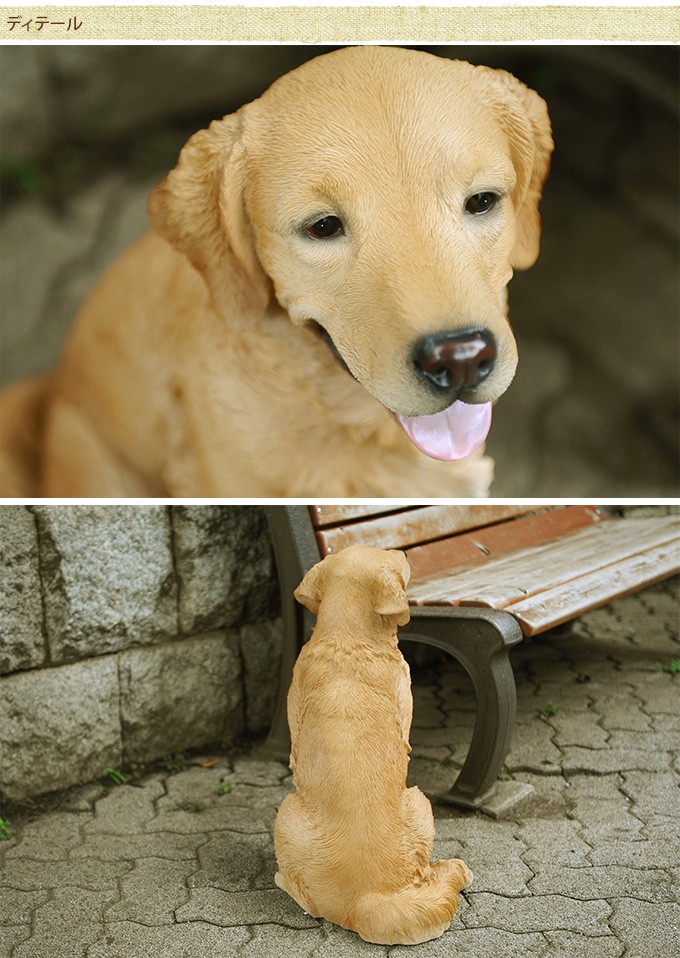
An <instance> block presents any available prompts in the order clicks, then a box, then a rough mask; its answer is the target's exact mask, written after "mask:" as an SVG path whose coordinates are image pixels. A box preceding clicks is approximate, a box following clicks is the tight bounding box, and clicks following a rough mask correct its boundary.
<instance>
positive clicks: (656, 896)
mask: <svg viewBox="0 0 680 958" xmlns="http://www.w3.org/2000/svg"><path fill="white" fill-rule="evenodd" d="M671 886H672V878H671V876H670V875H669V874H668V873H667V872H665V871H663V870H661V869H660V868H644V867H638V868H628V867H625V866H622V865H612V864H611V862H608V863H607V864H606V865H601V866H597V865H581V866H578V867H572V868H565V867H564V866H563V865H554V864H552V863H549V862H544V863H543V864H542V866H541V870H540V873H539V874H538V875H536V876H535V877H534V878H532V879H531V880H530V882H529V888H530V890H531V891H532V892H533V894H534V895H549V894H555V895H568V896H570V897H572V898H577V899H580V900H582V901H590V900H592V899H598V898H607V899H611V898H625V897H627V896H629V895H630V894H632V893H633V892H634V893H635V896H636V897H637V898H639V899H641V900H642V901H652V902H654V901H656V902H667V901H670V900H671V896H672V887H671Z"/></svg>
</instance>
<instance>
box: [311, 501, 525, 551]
mask: <svg viewBox="0 0 680 958" xmlns="http://www.w3.org/2000/svg"><path fill="white" fill-rule="evenodd" d="M532 508H533V509H535V506H534V507H532V506H456V507H451V506H422V507H420V508H415V509H409V510H408V511H400V512H398V513H390V514H387V515H382V516H377V517H375V518H367V519H365V520H364V521H359V522H353V523H350V524H348V525H341V526H337V527H335V528H330V529H323V530H317V533H316V538H317V542H318V544H319V549H320V551H321V555H322V556H325V555H328V553H329V552H338V551H339V550H340V549H344V548H346V547H347V546H350V545H355V544H356V543H361V544H362V545H366V546H380V547H381V548H383V549H404V548H406V547H408V546H410V545H415V544H416V543H418V544H420V543H422V542H426V541H428V540H432V539H440V538H443V537H444V536H450V535H455V534H456V533H459V532H465V531H466V530H468V529H474V528H475V527H478V526H485V525H488V524H489V523H492V522H500V521H501V520H503V519H509V518H511V517H513V516H518V515H523V514H525V513H527V512H531V511H532Z"/></svg>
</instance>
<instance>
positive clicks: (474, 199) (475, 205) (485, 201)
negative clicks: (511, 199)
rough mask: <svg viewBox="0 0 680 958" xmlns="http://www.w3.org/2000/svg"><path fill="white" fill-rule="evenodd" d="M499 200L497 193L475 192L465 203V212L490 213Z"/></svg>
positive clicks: (474, 214) (474, 213) (476, 214)
mask: <svg viewBox="0 0 680 958" xmlns="http://www.w3.org/2000/svg"><path fill="white" fill-rule="evenodd" d="M498 200H499V196H498V194H497V193H475V194H474V196H471V197H470V198H469V199H468V201H467V203H466V204H465V212H466V213H472V215H473V216H479V215H480V213H488V211H489V210H490V209H493V207H494V206H495V205H496V203H497V202H498Z"/></svg>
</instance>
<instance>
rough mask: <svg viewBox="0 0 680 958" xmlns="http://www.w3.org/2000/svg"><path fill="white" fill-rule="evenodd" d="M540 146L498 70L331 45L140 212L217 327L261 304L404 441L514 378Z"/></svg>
mask: <svg viewBox="0 0 680 958" xmlns="http://www.w3.org/2000/svg"><path fill="white" fill-rule="evenodd" d="M551 150H552V139H551V133H550V123H549V120H548V114H547V109H546V106H545V103H544V102H543V101H542V100H541V99H540V97H539V96H538V95H537V94H535V93H533V92H532V91H531V90H529V89H528V88H527V87H526V86H524V85H523V84H522V83H520V82H519V81H518V80H516V79H515V78H514V77H512V76H511V75H510V74H508V73H505V72H503V71H497V70H491V69H489V68H487V67H475V66H471V65H470V64H468V63H464V62H461V61H452V60H447V59H444V58H440V57H436V56H432V55H430V54H427V53H424V52H421V51H413V50H403V49H398V48H381V47H354V48H346V49H341V50H337V51H334V52H332V53H329V54H325V55H323V56H321V57H317V58H316V59H314V60H311V61H308V62H307V63H305V64H304V65H303V66H302V67H300V68H298V69H297V70H294V71H293V72H291V73H289V74H287V75H286V76H284V77H282V78H281V79H279V80H277V81H276V82H275V83H274V84H273V85H272V86H271V87H270V89H269V90H268V91H267V92H266V93H265V94H264V95H263V96H262V97H261V98H260V99H259V100H256V101H254V102H253V103H251V104H248V105H247V106H245V107H243V108H242V109H241V110H239V111H238V112H237V113H236V114H233V115H231V116H227V117H225V118H224V119H222V120H220V121H216V122H215V123H213V124H212V125H211V127H210V128H209V129H208V130H205V131H202V132H200V133H198V134H196V135H195V136H194V137H192V139H191V140H189V142H188V144H187V145H186V147H185V148H184V150H183V151H182V154H181V157H180V161H179V164H178V166H177V168H176V169H175V170H173V171H172V172H171V173H170V174H169V175H168V177H167V178H166V179H165V180H164V182H163V183H162V184H161V185H160V186H159V187H158V188H157V190H156V191H155V192H154V193H153V194H152V196H151V199H150V215H151V219H152V221H153V224H154V226H155V228H156V230H157V231H158V232H159V233H160V234H161V235H163V236H164V237H165V238H166V239H168V240H169V241H170V242H171V243H173V244H174V245H175V246H176V247H178V248H179V249H180V250H182V251H184V252H185V253H186V255H187V256H188V257H189V258H190V260H191V261H192V262H193V264H194V265H195V266H196V267H197V268H198V269H199V270H200V271H201V272H202V273H203V275H204V277H205V280H206V282H207V284H208V286H209V288H210V290H211V293H212V298H213V302H214V305H215V308H216V309H217V310H218V312H219V313H220V314H221V315H222V316H223V318H224V320H225V322H227V323H232V324H233V323H235V322H240V323H246V324H247V323H250V322H253V321H257V320H260V319H262V318H263V317H264V316H265V313H266V310H267V306H268V304H269V303H270V300H271V297H272V296H274V297H275V298H276V300H277V301H278V303H279V304H280V305H281V306H282V307H283V308H284V309H285V310H286V311H287V312H288V314H289V316H290V318H291V320H292V322H293V323H295V324H297V325H301V326H304V325H309V326H312V328H314V329H316V330H319V329H321V330H323V331H324V332H325V334H326V336H327V337H328V338H329V340H330V341H331V343H332V345H333V347H334V349H335V350H336V351H337V353H338V354H339V357H340V358H341V360H342V362H343V363H344V364H345V365H346V366H347V368H348V369H349V371H350V372H351V373H352V375H353V376H354V377H355V378H356V379H357V380H358V381H359V382H360V383H361V384H362V385H363V386H364V387H365V389H366V390H368V392H369V393H371V394H372V395H373V396H374V397H376V398H377V399H378V400H379V401H380V402H381V403H382V404H383V405H384V406H386V407H387V408H388V409H390V410H392V411H393V412H394V413H396V414H397V415H398V416H399V417H401V421H402V424H403V425H404V426H405V428H406V429H407V432H409V429H408V424H409V423H415V425H416V426H418V425H419V424H420V425H423V424H424V421H423V420H422V419H421V417H426V419H428V418H429V422H430V424H431V425H432V424H434V423H437V424H439V425H441V423H442V422H443V419H442V416H443V415H444V413H445V411H446V413H450V412H451V410H457V412H456V416H458V418H459V419H461V416H462V420H461V422H462V425H461V424H459V425H456V426H455V427H454V428H456V429H458V428H460V429H464V428H466V423H467V420H469V418H470V415H469V414H470V411H471V410H472V412H475V411H476V412H477V413H480V411H481V407H484V408H486V405H487V404H489V403H491V402H492V401H494V400H496V399H497V398H498V397H499V396H500V395H501V394H502V393H503V392H504V391H505V389H506V388H507V386H508V385H509V383H510V381H511V380H512V378H513V375H514V372H515V368H516V364H517V351H516V347H515V343H514V339H513V337H512V334H511V332H510V328H509V326H508V323H507V319H506V310H505V287H506V285H507V283H508V281H509V280H510V278H511V276H512V271H513V269H515V268H520V269H521V268H526V267H528V266H531V265H532V263H533V262H534V260H535V259H536V257H537V255H538V247H539V238H540V218H539V213H538V204H539V199H540V194H541V188H542V185H543V182H544V180H545V178H546V176H547V173H548V167H549V162H550V154H551ZM457 400H462V402H458V403H456V401H457ZM474 407H477V409H476V410H475V408H474ZM456 416H454V417H453V419H451V423H453V421H454V420H455V418H456ZM412 417H415V419H413V418H412ZM483 418H484V416H482V419H483ZM448 422H449V421H448V420H447V423H448ZM467 425H468V426H469V423H467ZM446 428H448V425H447V426H446ZM470 428H473V430H477V431H479V429H481V426H474V427H470ZM487 428H488V424H487ZM416 431H417V430H416ZM409 434H410V435H411V437H412V438H414V436H413V434H412V433H409ZM414 441H416V442H417V439H414ZM426 445H427V443H426ZM424 451H426V452H430V454H432V455H435V456H437V453H436V451H433V450H432V449H427V448H425V450H424ZM470 451H471V450H470ZM464 454H467V453H464ZM437 457H438V458H455V457H454V456H444V455H441V456H437Z"/></svg>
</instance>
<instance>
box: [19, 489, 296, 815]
mask: <svg viewBox="0 0 680 958" xmlns="http://www.w3.org/2000/svg"><path fill="white" fill-rule="evenodd" d="M0 568H1V570H2V571H1V578H0V623H1V624H0V793H2V794H4V795H6V796H7V797H11V798H23V797H26V796H29V795H35V794H39V793H42V792H47V791H51V790H54V789H58V788H65V787H68V786H70V785H73V784H76V783H79V782H84V781H88V780H90V779H92V778H94V777H96V776H97V775H99V774H100V773H101V772H102V770H103V768H104V767H105V766H107V765H112V766H121V765H125V764H127V763H129V762H134V761H144V760H149V759H153V758H157V757H159V756H162V755H165V754H168V753H171V752H175V751H180V750H182V749H185V748H190V747H194V746H200V745H204V744H207V743H215V742H220V743H223V744H225V745H231V744H233V743H234V742H235V741H236V740H237V738H238V737H239V736H240V735H242V734H243V733H246V732H258V731H260V730H262V729H264V728H266V726H267V724H268V722H269V718H270V715H271V711H272V708H273V702H274V698H275V695H276V690H277V681H278V669H279V661H280V658H279V657H280V639H281V635H280V620H279V619H278V617H277V616H278V596H277V586H276V574H275V569H274V565H273V556H272V550H271V544H270V539H269V534H268V530H267V525H266V520H265V517H264V514H263V512H262V511H261V510H260V509H259V508H257V507H254V506H160V505H150V506H114V505H111V506H106V505H104V506H102V505H73V506H57V505H54V506H51V505H49V506H32V507H25V506H2V507H0Z"/></svg>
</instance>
